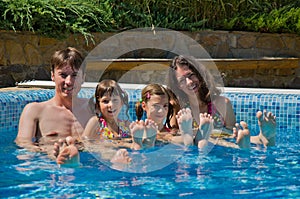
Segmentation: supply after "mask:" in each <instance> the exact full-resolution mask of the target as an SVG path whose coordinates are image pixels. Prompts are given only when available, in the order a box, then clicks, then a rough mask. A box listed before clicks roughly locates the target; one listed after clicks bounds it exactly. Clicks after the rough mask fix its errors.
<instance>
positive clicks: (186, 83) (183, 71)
mask: <svg viewBox="0 0 300 199" xmlns="http://www.w3.org/2000/svg"><path fill="white" fill-rule="evenodd" d="M175 74H176V79H177V82H178V86H179V88H180V89H181V90H182V91H183V92H184V93H185V94H187V95H188V96H194V95H195V94H197V93H198V90H199V87H200V82H199V79H198V77H197V75H196V74H195V73H194V72H193V71H192V70H191V69H189V67H188V66H187V65H183V66H180V67H177V69H176V72H175Z"/></svg>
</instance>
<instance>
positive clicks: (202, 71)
mask: <svg viewBox="0 0 300 199" xmlns="http://www.w3.org/2000/svg"><path fill="white" fill-rule="evenodd" d="M182 66H188V68H189V69H190V70H191V71H192V72H193V73H195V74H196V76H197V78H198V79H199V82H200V86H199V95H200V96H199V97H200V99H201V101H203V102H205V103H206V104H207V103H209V102H210V101H211V100H212V99H213V98H214V97H215V96H217V95H220V90H219V89H218V88H217V87H216V84H215V81H214V79H213V76H212V75H211V73H210V71H209V70H208V69H207V68H206V67H205V66H204V65H203V64H201V63H199V62H198V61H197V60H196V59H195V58H194V57H192V56H184V55H179V56H176V57H174V59H173V60H172V63H171V65H170V67H169V73H168V74H169V77H168V86H169V87H170V88H171V90H172V91H173V92H174V93H175V94H176V96H177V97H178V98H179V100H180V103H181V105H182V106H184V104H186V103H187V102H188V97H187V95H186V94H185V93H184V92H183V91H182V90H181V89H180V86H179V85H178V81H177V78H176V70H177V68H178V67H182Z"/></svg>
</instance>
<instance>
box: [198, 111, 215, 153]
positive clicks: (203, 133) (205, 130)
mask: <svg viewBox="0 0 300 199" xmlns="http://www.w3.org/2000/svg"><path fill="white" fill-rule="evenodd" d="M213 122H214V120H213V119H212V117H211V115H210V114H207V113H204V114H203V113H200V125H199V128H198V131H197V134H196V136H195V144H197V145H198V148H203V147H204V146H205V145H206V144H207V140H208V138H209V135H210V133H211V132H212V130H213Z"/></svg>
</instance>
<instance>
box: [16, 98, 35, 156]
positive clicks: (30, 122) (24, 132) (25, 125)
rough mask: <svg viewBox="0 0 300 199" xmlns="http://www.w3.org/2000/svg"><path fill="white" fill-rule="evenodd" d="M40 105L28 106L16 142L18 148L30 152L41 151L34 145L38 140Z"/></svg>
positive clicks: (22, 115)
mask: <svg viewBox="0 0 300 199" xmlns="http://www.w3.org/2000/svg"><path fill="white" fill-rule="evenodd" d="M39 111H40V110H39V104H38V103H35V102H34V103H30V104H27V105H26V106H25V107H24V109H23V111H22V114H21V117H20V120H19V129H18V135H17V137H16V139H15V142H16V144H17V145H18V146H20V147H22V148H26V149H29V150H34V151H40V148H39V147H38V146H36V145H35V144H34V141H35V139H36V130H37V123H38V114H39Z"/></svg>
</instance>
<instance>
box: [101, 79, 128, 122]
mask: <svg viewBox="0 0 300 199" xmlns="http://www.w3.org/2000/svg"><path fill="white" fill-rule="evenodd" d="M107 94H108V95H110V96H112V95H114V96H116V95H117V96H120V98H121V100H122V102H123V104H124V105H125V106H126V116H127V118H128V119H129V115H128V109H129V104H128V95H127V93H126V92H125V91H124V90H123V89H121V87H120V85H119V84H118V83H117V82H116V81H115V80H111V79H105V80H102V81H101V82H99V83H98V85H97V87H96V90H95V99H96V103H95V109H96V114H97V116H98V117H99V112H100V105H99V102H100V101H99V98H101V97H103V96H104V95H107ZM97 112H98V113H97Z"/></svg>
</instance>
